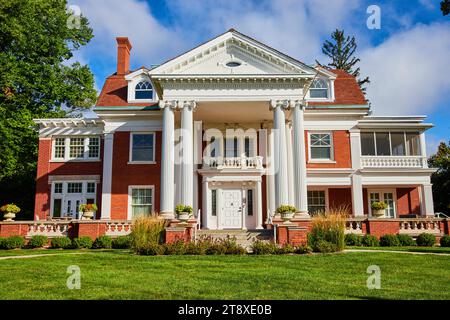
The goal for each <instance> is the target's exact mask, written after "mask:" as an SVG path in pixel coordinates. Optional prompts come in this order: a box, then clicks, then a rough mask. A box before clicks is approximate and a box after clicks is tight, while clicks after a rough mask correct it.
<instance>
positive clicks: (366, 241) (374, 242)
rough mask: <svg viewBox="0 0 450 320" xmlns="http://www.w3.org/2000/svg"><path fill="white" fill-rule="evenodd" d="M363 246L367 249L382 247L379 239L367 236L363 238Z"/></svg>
mask: <svg viewBox="0 0 450 320" xmlns="http://www.w3.org/2000/svg"><path fill="white" fill-rule="evenodd" d="M361 244H362V245H363V246H365V247H378V246H379V245H380V241H378V239H377V237H375V236H372V235H370V234H366V235H364V236H363V237H362V239H361Z"/></svg>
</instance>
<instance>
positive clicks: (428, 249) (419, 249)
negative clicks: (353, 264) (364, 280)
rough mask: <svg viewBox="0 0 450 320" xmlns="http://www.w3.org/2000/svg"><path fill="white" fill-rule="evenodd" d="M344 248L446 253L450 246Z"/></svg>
mask: <svg viewBox="0 0 450 320" xmlns="http://www.w3.org/2000/svg"><path fill="white" fill-rule="evenodd" d="M346 249H349V250H351V249H357V250H360V249H361V250H387V251H408V252H428V253H448V254H450V247H417V246H416V247H346Z"/></svg>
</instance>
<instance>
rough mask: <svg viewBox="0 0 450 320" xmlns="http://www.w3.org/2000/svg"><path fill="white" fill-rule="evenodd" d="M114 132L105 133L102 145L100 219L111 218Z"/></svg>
mask: <svg viewBox="0 0 450 320" xmlns="http://www.w3.org/2000/svg"><path fill="white" fill-rule="evenodd" d="M113 146H114V134H113V133H106V134H105V141H104V146H103V180H102V211H101V215H100V217H101V219H102V220H109V219H111V187H112V162H113Z"/></svg>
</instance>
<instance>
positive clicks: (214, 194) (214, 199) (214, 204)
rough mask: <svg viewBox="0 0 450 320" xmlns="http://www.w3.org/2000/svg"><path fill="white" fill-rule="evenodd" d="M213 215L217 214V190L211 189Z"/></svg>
mask: <svg viewBox="0 0 450 320" xmlns="http://www.w3.org/2000/svg"><path fill="white" fill-rule="evenodd" d="M211 215H212V216H213V217H215V216H217V190H211Z"/></svg>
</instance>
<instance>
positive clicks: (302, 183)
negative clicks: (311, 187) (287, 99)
mask: <svg viewBox="0 0 450 320" xmlns="http://www.w3.org/2000/svg"><path fill="white" fill-rule="evenodd" d="M303 107H304V105H303V103H302V102H301V101H291V108H293V115H292V116H293V119H292V120H293V126H294V145H293V155H294V156H293V158H294V169H293V176H294V186H295V194H294V195H295V201H294V203H295V207H296V208H297V211H298V215H300V216H302V215H304V216H306V215H308V187H307V181H306V151H305V124H304V118H303Z"/></svg>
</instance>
